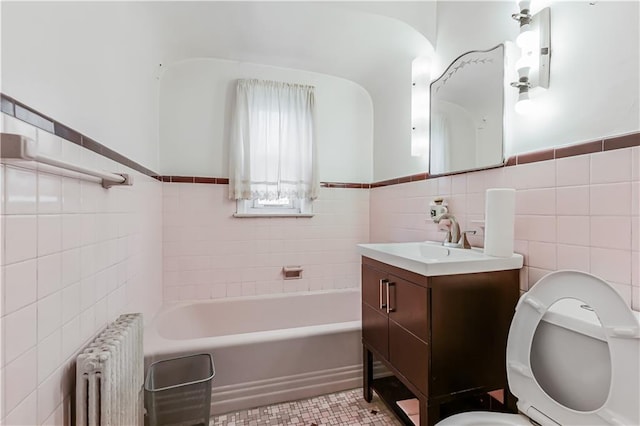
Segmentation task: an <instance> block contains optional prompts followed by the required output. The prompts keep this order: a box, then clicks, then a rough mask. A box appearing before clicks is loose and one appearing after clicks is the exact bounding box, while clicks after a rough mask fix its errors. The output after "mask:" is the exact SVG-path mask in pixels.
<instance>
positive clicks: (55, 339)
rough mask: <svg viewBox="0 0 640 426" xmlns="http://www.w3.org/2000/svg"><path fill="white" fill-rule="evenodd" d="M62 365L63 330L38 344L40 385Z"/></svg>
mask: <svg viewBox="0 0 640 426" xmlns="http://www.w3.org/2000/svg"><path fill="white" fill-rule="evenodd" d="M61 363H62V330H61V329H60V328H58V329H56V331H54V332H53V333H51V334H50V335H49V336H48V337H47V338H45V339H44V340H42V341H41V342H40V343H38V384H40V383H42V382H43V381H44V380H45V379H46V378H47V377H49V376H50V375H51V373H53V372H54V371H55V370H56V368H58V367H59V366H60V364H61Z"/></svg>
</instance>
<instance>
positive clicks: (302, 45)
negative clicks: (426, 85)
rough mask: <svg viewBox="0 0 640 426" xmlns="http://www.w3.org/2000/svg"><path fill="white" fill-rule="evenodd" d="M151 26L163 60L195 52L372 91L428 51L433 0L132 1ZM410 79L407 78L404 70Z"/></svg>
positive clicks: (165, 62) (194, 55)
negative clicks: (314, 75) (349, 83)
mask: <svg viewBox="0 0 640 426" xmlns="http://www.w3.org/2000/svg"><path fill="white" fill-rule="evenodd" d="M139 6H140V7H144V8H146V9H148V11H147V13H145V15H147V16H148V18H149V20H150V22H151V23H152V24H153V25H157V33H158V34H159V40H158V42H159V47H160V49H161V50H162V52H163V58H162V61H163V67H165V68H166V66H170V65H171V64H172V63H175V62H178V61H182V60H186V59H191V58H202V57H213V58H222V59H230V60H238V61H243V62H252V63H259V64H265V65H273V66H280V67H287V68H294V69H301V70H307V71H314V72H319V73H324V74H330V75H334V76H339V77H343V78H346V79H349V80H352V81H354V82H356V83H358V84H360V85H362V86H363V87H364V88H365V89H367V90H369V92H374V93H375V92H379V91H380V90H379V87H378V86H380V85H383V84H385V80H388V79H389V78H395V76H397V75H398V71H399V70H400V69H402V72H403V73H406V72H407V71H408V72H409V73H410V68H408V64H410V62H411V60H413V59H414V58H415V57H418V56H425V55H426V56H431V55H432V54H433V46H432V44H433V43H432V42H430V41H429V40H428V39H427V37H429V38H431V39H432V40H433V38H434V37H435V29H436V28H435V13H436V3H435V1H423V2H403V1H393V2H297V1H289V2H250V1H229V2H221V1H206V2H205V1H200V2H198V1H196V2H187V1H173V2H149V3H146V4H139ZM408 78H410V77H408Z"/></svg>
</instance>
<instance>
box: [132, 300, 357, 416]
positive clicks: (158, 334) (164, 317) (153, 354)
mask: <svg viewBox="0 0 640 426" xmlns="http://www.w3.org/2000/svg"><path fill="white" fill-rule="evenodd" d="M360 318H361V308H360V291H359V289H350V290H336V291H331V292H309V293H294V294H286V295H266V296H255V297H254V296H252V297H242V298H228V299H216V300H207V301H189V302H178V303H171V304H168V305H166V306H163V307H162V309H161V310H160V312H159V313H158V314H157V315H156V317H155V318H154V320H153V321H152V322H151V323H149V324H148V325H147V326H146V327H145V337H144V351H145V365H146V366H148V365H149V364H150V363H152V362H154V361H158V360H161V359H166V358H171V357H175V356H180V355H186V354H191V353H211V355H212V356H213V359H214V364H215V370H216V374H215V377H214V379H213V390H212V393H211V400H212V402H211V412H212V414H221V413H226V412H229V411H234V410H240V409H246V408H251V407H257V406H261V405H266V404H274V403H278V402H283V401H291V400H296V399H300V398H309V397H313V396H317V395H322V394H325V393H329V392H337V391H340V390H345V389H351V388H355V387H358V386H361V384H362V347H361V335H360V331H361V320H360Z"/></svg>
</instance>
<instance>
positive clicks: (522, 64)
mask: <svg viewBox="0 0 640 426" xmlns="http://www.w3.org/2000/svg"><path fill="white" fill-rule="evenodd" d="M533 62H534V57H533V52H528V53H525V52H523V53H522V56H521V57H520V59H518V60H517V61H516V70H517V71H518V74H524V73H525V72H526V73H527V74H528V73H529V71H530V70H531V68H533V65H534V64H533Z"/></svg>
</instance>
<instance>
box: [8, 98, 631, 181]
mask: <svg viewBox="0 0 640 426" xmlns="http://www.w3.org/2000/svg"><path fill="white" fill-rule="evenodd" d="M0 107H1V111H2V112H3V113H5V114H8V115H11V116H13V117H16V118H18V119H20V120H22V121H25V122H27V123H30V124H32V125H34V126H36V127H38V128H40V129H42V130H45V131H47V132H49V133H52V134H55V135H57V136H59V137H62V138H64V139H66V140H69V141H71V142H73V143H76V144H78V145H80V146H82V147H84V148H86V149H89V150H91V151H94V152H96V153H98V154H100V155H103V156H105V157H107V158H109V159H112V160H114V161H117V162H118V163H121V164H123V165H125V166H127V167H131V168H132V169H134V170H137V171H139V172H141V173H143V174H146V175H148V176H151V177H153V178H155V179H157V180H159V181H160V182H173V183H204V184H214V185H226V184H228V183H229V178H226V177H211V176H163V175H158V174H157V173H154V172H153V171H151V170H149V169H147V168H145V167H144V166H142V165H140V164H138V163H136V162H134V161H132V160H131V159H129V158H127V157H125V156H123V155H121V154H119V153H117V152H115V151H113V150H111V149H109V148H107V147H105V146H104V145H102V144H100V143H98V142H96V141H94V140H92V139H90V138H89V137H87V136H84V135H82V134H80V133H78V132H77V131H75V130H73V129H71V128H69V127H67V126H65V125H64V124H62V123H59V122H57V121H56V120H53V119H51V118H50V117H47V116H46V115H44V114H42V113H40V112H38V111H36V110H34V109H32V108H30V107H29V106H27V105H24V104H23V103H21V102H20V101H18V100H16V99H13V98H11V97H10V96H7V95H5V94H3V93H0ZM635 146H640V132H634V133H629V134H626V135H617V136H611V137H609V138H603V139H601V140H596V141H589V142H583V143H578V144H575V145H569V146H564V147H558V148H555V149H543V150H540V151H533V152H527V153H523V154H519V155H515V156H512V157H509V158H507V159H505V161H504V163H503V164H502V165H499V166H496V167H487V168H485V169H479V170H488V169H494V168H500V167H510V166H515V165H519V164H528V163H535V162H540V161H546V160H553V159H558V158H565V157H573V156H577V155H585V154H592V153H595V152H602V151H610V150H615V149H623V148H631V147H635ZM473 171H477V170H473ZM467 172H468V171H465V172H455V173H447V174H443V175H438V176H437V177H442V176H450V175H457V174H461V173H467ZM435 177H436V176H431V175H429V173H427V172H425V173H418V174H414V175H409V176H402V177H398V178H394V179H387V180H383V181H378V182H372V183H363V182H321V184H320V186H321V187H323V188H350V189H371V188H379V187H382V186H390V185H398V184H401V183H407V182H416V181H421V180H427V179H432V178H435Z"/></svg>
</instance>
